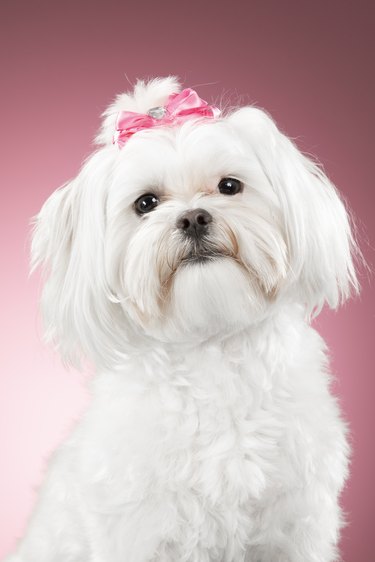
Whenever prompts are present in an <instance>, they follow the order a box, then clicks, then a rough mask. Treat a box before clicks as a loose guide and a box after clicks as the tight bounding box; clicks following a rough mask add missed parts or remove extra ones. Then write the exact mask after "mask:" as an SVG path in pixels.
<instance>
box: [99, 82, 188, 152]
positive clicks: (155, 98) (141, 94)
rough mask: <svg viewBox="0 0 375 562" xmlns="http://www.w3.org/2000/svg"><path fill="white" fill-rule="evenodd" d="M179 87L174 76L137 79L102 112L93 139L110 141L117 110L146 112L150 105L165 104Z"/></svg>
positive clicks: (102, 142) (113, 131)
mask: <svg viewBox="0 0 375 562" xmlns="http://www.w3.org/2000/svg"><path fill="white" fill-rule="evenodd" d="M180 89H181V86H180V84H179V81H178V79H177V78H176V77H175V76H168V77H166V78H154V79H153V80H149V81H147V82H145V81H143V80H138V81H137V83H136V84H135V86H134V89H133V91H132V92H126V93H124V94H120V95H119V96H117V98H116V99H115V101H114V102H113V103H111V105H110V106H109V107H108V108H107V109H106V111H105V112H104V113H103V124H102V127H101V129H100V131H99V134H98V135H97V137H96V139H95V140H96V143H97V144H99V145H108V144H111V143H112V139H113V135H114V133H115V124H116V118H117V114H118V112H119V111H124V110H126V111H134V112H136V113H146V112H147V111H148V110H149V109H151V108H152V107H158V106H161V105H165V103H166V102H167V99H168V97H169V96H170V94H173V93H175V92H179V91H180Z"/></svg>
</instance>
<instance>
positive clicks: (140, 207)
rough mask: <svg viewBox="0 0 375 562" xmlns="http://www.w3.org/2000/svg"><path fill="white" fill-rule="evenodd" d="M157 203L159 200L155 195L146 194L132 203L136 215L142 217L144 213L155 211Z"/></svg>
mask: <svg viewBox="0 0 375 562" xmlns="http://www.w3.org/2000/svg"><path fill="white" fill-rule="evenodd" d="M159 201H160V200H159V197H157V195H154V194H153V193H146V194H145V195H141V196H140V197H138V199H137V200H136V201H134V208H135V210H136V212H137V213H138V215H144V214H145V213H149V212H150V211H152V210H153V209H155V207H157V206H158V204H159Z"/></svg>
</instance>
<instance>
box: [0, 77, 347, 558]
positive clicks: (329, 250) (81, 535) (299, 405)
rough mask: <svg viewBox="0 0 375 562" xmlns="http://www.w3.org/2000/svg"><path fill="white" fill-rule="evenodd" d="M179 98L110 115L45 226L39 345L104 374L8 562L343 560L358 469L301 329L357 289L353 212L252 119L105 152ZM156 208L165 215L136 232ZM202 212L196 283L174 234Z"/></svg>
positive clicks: (168, 83) (168, 86) (179, 130)
mask: <svg viewBox="0 0 375 562" xmlns="http://www.w3.org/2000/svg"><path fill="white" fill-rule="evenodd" d="M178 89H179V85H178V83H177V81H176V79H175V78H172V77H169V78H165V79H156V80H152V81H150V82H148V83H143V82H138V83H137V85H136V87H135V90H134V92H133V94H124V95H122V96H119V97H118V98H117V100H116V101H115V103H114V104H112V105H111V106H110V108H109V109H108V110H107V112H106V113H105V119H104V123H103V127H102V130H101V132H100V134H99V136H98V142H99V144H101V147H100V148H99V149H98V150H97V151H96V152H95V153H94V154H93V155H92V156H91V157H90V158H89V159H88V161H87V162H86V163H85V164H84V166H83V168H82V170H81V172H80V173H79V175H78V176H77V178H76V179H74V180H73V181H72V182H71V183H70V184H68V185H67V186H65V187H63V188H62V189H60V190H58V191H56V192H55V193H54V194H53V195H52V196H51V197H50V198H49V200H48V201H47V202H46V204H45V205H44V207H43V209H42V211H41V212H40V214H39V216H38V218H37V224H36V229H35V233H34V239H33V245H32V253H33V267H36V266H37V265H39V264H44V266H45V277H46V278H45V285H44V290H43V295H42V306H43V312H44V318H45V325H46V333H47V339H48V340H50V341H53V342H55V343H56V345H57V346H58V348H59V350H60V352H61V354H62V356H63V358H64V360H66V361H70V362H75V363H79V361H80V359H81V358H88V359H89V360H90V361H91V362H93V363H94V364H95V365H96V367H97V371H98V373H97V375H96V377H95V379H94V380H93V382H92V393H93V398H92V404H91V406H90V408H89V410H88V412H87V413H86V415H85V416H84V418H83V420H82V421H81V422H80V424H79V425H78V426H77V428H76V429H75V431H74V433H73V434H72V435H71V437H70V439H69V440H68V441H67V442H66V443H65V444H64V446H63V447H62V448H61V449H60V450H59V451H57V452H56V453H55V455H54V457H53V458H52V460H51V463H50V466H49V471H48V474H47V477H46V481H45V483H44V485H43V487H42V489H41V492H40V497H39V501H38V505H37V507H36V509H35V511H34V514H33V516H32V518H31V521H30V524H29V528H28V531H27V533H26V535H25V537H24V538H23V540H22V541H21V542H20V544H19V547H18V550H17V552H16V553H15V554H14V555H13V556H11V558H10V559H9V561H11V562H125V561H126V562H302V561H303V562H333V561H334V560H338V551H337V543H338V538H339V530H340V526H341V525H342V517H341V514H340V507H339V504H338V497H339V494H340V491H341V489H342V487H343V484H344V481H345V478H346V477H347V472H348V453H349V450H348V444H347V439H346V426H345V423H344V422H343V421H342V419H341V417H340V412H339V409H338V406H337V403H336V400H335V399H334V398H333V397H332V395H331V394H330V390H329V383H330V377H329V374H328V371H327V360H326V354H325V345H324V342H323V341H322V340H321V338H320V337H319V335H318V334H317V333H316V332H315V331H314V330H313V329H312V328H311V326H310V325H309V322H308V319H309V317H310V316H311V314H316V313H317V312H319V311H320V309H321V307H322V306H323V304H324V303H325V302H327V303H328V304H329V305H330V306H331V307H336V306H338V304H339V303H340V302H341V301H342V300H344V299H346V298H347V297H348V296H349V295H350V292H351V290H352V289H354V291H356V290H357V289H358V286H357V281H356V275H355V270H354V266H353V261H352V255H353V254H354V253H355V243H354V241H353V237H352V234H351V229H350V224H349V220H348V216H347V212H346V211H345V208H344V205H343V204H342V202H341V200H340V198H339V196H338V194H337V192H336V190H335V188H334V187H333V185H332V184H331V183H330V182H329V180H328V179H327V177H326V176H325V174H324V173H323V171H322V170H321V168H319V167H318V165H316V164H315V163H313V162H312V161H311V160H310V159H308V158H306V157H305V156H303V155H302V154H301V153H300V152H299V151H298V149H297V148H296V146H295V145H294V144H293V143H292V142H291V141H290V140H289V139H288V138H287V137H286V136H284V135H283V134H282V133H281V132H280V131H279V130H278V129H277V127H276V126H275V124H274V122H273V121H272V120H271V118H270V117H269V116H268V115H267V114H266V113H265V112H264V111H261V110H260V109H257V108H255V107H244V108H240V109H238V110H235V111H232V112H229V113H227V114H225V115H224V116H223V117H222V118H220V119H215V120H207V119H192V120H190V121H187V122H186V123H184V124H183V125H180V126H178V127H160V128H154V129H150V130H146V131H142V132H139V133H137V134H135V135H134V136H133V137H132V138H131V139H130V140H129V141H128V142H127V144H126V145H125V147H124V148H122V149H121V150H119V149H118V148H117V147H116V146H114V145H112V143H111V140H112V136H113V132H114V123H115V117H116V113H117V112H118V111H119V110H120V109H128V110H132V111H139V112H146V111H147V110H148V109H149V108H150V107H155V106H158V105H163V104H164V103H165V102H166V99H167V97H168V95H169V94H170V93H172V92H175V91H178ZM223 177H234V178H237V179H238V180H240V181H241V182H242V183H243V185H244V189H243V192H242V193H238V194H237V195H234V196H228V195H223V194H221V193H219V191H218V189H217V185H218V182H219V181H220V179H221V178H223ZM147 192H152V193H156V195H157V196H158V197H159V198H160V204H159V206H158V207H157V208H156V209H155V210H153V211H152V212H150V213H148V214H147V215H144V216H142V217H140V216H138V215H137V214H136V213H135V211H134V206H133V203H134V201H135V200H136V199H137V198H138V197H139V196H141V195H142V194H143V193H147ZM194 208H203V209H204V210H206V211H208V212H209V213H210V214H211V216H212V217H213V221H212V225H210V231H209V236H208V237H207V240H206V245H207V249H208V250H209V251H210V252H212V254H213V256H214V257H213V258H212V260H210V261H206V262H204V263H197V262H194V263H189V259H188V258H189V253H190V252H191V249H192V248H191V244H192V243H191V241H188V240H187V239H186V237H185V238H184V237H183V236H182V235H181V232H179V230H178V228H177V227H176V220H177V218H178V217H179V216H180V215H181V213H183V212H184V211H186V210H188V209H194Z"/></svg>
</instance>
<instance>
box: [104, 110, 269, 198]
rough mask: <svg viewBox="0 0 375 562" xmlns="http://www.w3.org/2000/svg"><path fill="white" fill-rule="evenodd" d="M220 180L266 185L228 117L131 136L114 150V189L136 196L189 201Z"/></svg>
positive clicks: (214, 189)
mask: <svg viewBox="0 0 375 562" xmlns="http://www.w3.org/2000/svg"><path fill="white" fill-rule="evenodd" d="M223 177H234V178H237V179H240V180H242V181H244V182H249V183H252V184H253V185H254V186H255V187H256V188H259V187H260V186H263V187H265V186H266V185H268V184H267V181H266V176H265V175H264V173H263V171H262V168H261V166H260V165H259V162H258V161H257V159H256V157H255V155H254V154H251V145H250V144H249V143H244V141H243V139H241V138H240V137H239V134H238V131H237V130H236V128H235V127H234V126H233V125H232V124H231V123H230V120H229V119H221V120H219V121H215V122H209V121H198V122H197V121H195V120H192V121H188V122H186V123H184V125H182V126H180V127H164V128H160V129H157V128H156V129H151V130H147V131H142V132H140V133H138V134H137V135H134V136H133V137H132V138H131V139H130V140H129V141H128V143H127V144H126V145H125V147H124V148H123V149H122V150H121V151H119V154H118V158H117V162H116V171H115V174H114V184H115V189H120V190H123V193H124V194H126V195H129V196H133V197H136V196H137V195H141V194H142V193H145V192H147V191H150V192H153V193H157V194H160V195H164V196H170V197H177V198H182V199H184V200H189V199H190V198H191V197H193V196H194V195H195V194H197V193H206V194H213V193H215V192H217V184H218V182H219V180H220V179H221V178H223Z"/></svg>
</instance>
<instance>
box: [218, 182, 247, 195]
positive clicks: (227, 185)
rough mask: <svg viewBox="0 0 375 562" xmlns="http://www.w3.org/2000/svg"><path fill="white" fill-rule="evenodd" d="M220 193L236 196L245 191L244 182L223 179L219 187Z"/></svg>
mask: <svg viewBox="0 0 375 562" xmlns="http://www.w3.org/2000/svg"><path fill="white" fill-rule="evenodd" d="M218 188H219V191H220V193H223V195H236V193H239V192H240V191H242V189H243V185H242V182H240V180H236V179H234V178H223V179H222V180H220V182H219V185H218Z"/></svg>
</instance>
